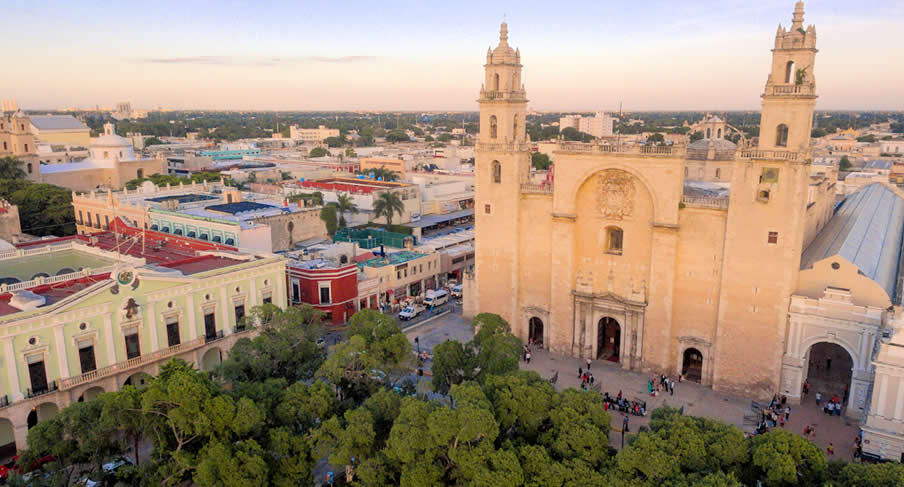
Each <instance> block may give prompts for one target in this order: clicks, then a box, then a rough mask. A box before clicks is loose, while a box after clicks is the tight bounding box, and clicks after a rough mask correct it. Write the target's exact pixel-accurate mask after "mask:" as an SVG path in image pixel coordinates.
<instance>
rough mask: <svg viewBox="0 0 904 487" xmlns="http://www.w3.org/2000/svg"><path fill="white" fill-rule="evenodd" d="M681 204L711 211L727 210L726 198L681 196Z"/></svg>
mask: <svg viewBox="0 0 904 487" xmlns="http://www.w3.org/2000/svg"><path fill="white" fill-rule="evenodd" d="M681 203H683V204H684V205H685V206H690V207H694V208H709V209H713V210H727V209H728V197H727V196H683V197H682V198H681Z"/></svg>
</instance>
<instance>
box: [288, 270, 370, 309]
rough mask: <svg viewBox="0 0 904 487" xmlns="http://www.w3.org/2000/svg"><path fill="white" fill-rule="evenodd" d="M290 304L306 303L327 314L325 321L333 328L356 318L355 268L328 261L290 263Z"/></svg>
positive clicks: (356, 274)
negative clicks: (354, 315) (331, 324)
mask: <svg viewBox="0 0 904 487" xmlns="http://www.w3.org/2000/svg"><path fill="white" fill-rule="evenodd" d="M286 272H287V273H288V276H287V277H288V286H286V289H288V291H289V302H290V303H292V304H301V303H307V304H310V305H312V306H314V308H316V309H319V310H320V311H323V312H324V313H326V321H327V322H332V323H333V324H335V325H338V324H341V323H344V322H346V321H348V319H349V318H351V317H352V315H353V314H355V311H356V307H355V305H356V301H357V299H356V298H357V297H358V266H357V265H355V264H354V263H351V264H335V263H333V262H331V261H329V260H321V259H317V260H309V261H290V262H289V265H288V267H287V268H286Z"/></svg>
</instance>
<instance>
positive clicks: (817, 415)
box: [405, 308, 859, 461]
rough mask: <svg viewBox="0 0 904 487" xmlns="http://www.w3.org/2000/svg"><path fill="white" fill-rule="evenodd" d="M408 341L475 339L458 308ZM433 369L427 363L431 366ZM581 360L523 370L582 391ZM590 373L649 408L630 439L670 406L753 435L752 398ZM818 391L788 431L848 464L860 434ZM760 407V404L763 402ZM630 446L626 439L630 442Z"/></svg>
mask: <svg viewBox="0 0 904 487" xmlns="http://www.w3.org/2000/svg"><path fill="white" fill-rule="evenodd" d="M405 334H406V336H407V337H408V340H409V341H411V343H412V345H414V338H415V337H418V338H419V340H420V348H421V350H426V351H428V352H431V353H432V350H433V348H434V347H435V346H436V345H438V344H440V343H442V342H443V341H445V340H458V341H461V342H466V341H468V340H470V339H471V337H473V335H474V331H473V328H472V326H471V322H470V320H465V319H464V318H462V317H461V314H460V308H459V309H457V310H454V312H452V313H449V314H446V315H443V316H440V317H437V318H435V319H433V320H431V321H429V322H427V323H425V324H422V325H420V326H417V327H414V328H409V329H407V330H406V332H405ZM427 365H428V366H429V362H428V363H427ZM585 366H586V362H585V360H583V359H577V358H572V357H566V356H564V355H558V354H554V353H551V352H548V351H546V350H535V351H534V353H533V354H532V356H531V362H530V364H528V363H525V362H523V361H522V362H521V368H522V369H524V370H532V371H534V372H537V373H538V374H540V375H541V376H542V377H544V378H546V379H549V378H550V377H552V376H553V375H554V374H555V373H556V372H558V373H559V379H558V382H557V383H556V389H558V390H563V389H566V388H568V387H574V388H580V386H581V381H580V379H579V378H578V367H585ZM590 368H591V372H593V376H594V384H600V385H601V388H600V390H601V392H608V393H609V395H610V396H613V397H615V396H616V395H617V394H618V391H619V390H621V391H622V397H624V398H626V399H629V400H630V399H640V400H645V401H646V402H647V415H646V416H644V417H640V416H634V415H629V419H628V421H629V423H628V424H629V428H628V429H629V433H628V435H632V434H636V433H637V430H638V428H639V427H640V426H643V425H648V424H649V419H650V412H651V411H652V410H654V409H656V408H657V407H660V406H663V405H669V406H672V407H676V408H680V407H684V413H685V414H687V415H692V416H703V417H708V418H713V419H718V420H720V421H724V422H725V423H728V424H733V425H736V426H738V427H740V428H741V429H742V430H744V431H745V432H748V433H749V432H751V431H752V430H753V428H754V426H755V425H753V424H751V423H748V424H745V422H744V416H745V414H747V415H748V416H750V415H752V414H753V411H752V410H751V409H750V403H751V398H743V397H738V396H733V395H729V394H725V393H722V392H718V391H714V390H713V389H712V388H710V387H705V386H702V385H700V384H697V383H694V382H688V381H684V382H682V383H680V384H676V385H675V394H674V395H669V394H660V395H658V396H656V397H650V395H649V393H647V380H648V379H649V378H650V377H651V376H650V375H647V374H644V373H641V372H634V371H627V370H623V369H622V368H621V367H620V366H619V365H618V364H614V363H611V362H607V361H599V360H595V361H593V362H592V363H591V367H590ZM815 392H816V391H815V390H813V391H811V393H810V395H809V397H807V398H805V399H804V400H803V402H802V403H801V404H800V405H791V418H790V420H789V421H788V422H786V423H785V429H787V430H788V431H791V432H793V433H796V434H801V433H802V432H803V430H804V427H805V426H806V425H808V424H809V425H814V426H815V427H816V434H815V436H814V438H813V439H812V440H813V442H814V443H816V444H817V445H819V446H820V447H821V448H823V450H825V447H826V446H828V444H829V442H832V443H833V444H834V446H835V455H834V457H833V458H835V459H838V460H844V461H850V460H851V459H852V458H853V451H854V437H855V436H856V435H857V432H858V431H859V428H858V424H859V423H858V422H857V421H853V420H850V419H848V418H845V417H843V416H841V417H839V416H826V415H824V414H823V413H822V409H821V408H818V407H817V406H816V400H815V399H814V394H815ZM760 402H762V401H760ZM610 413H611V416H612V432H611V433H610V435H609V440H610V444H611V446H613V447H616V448H618V447H620V444H621V433H620V432H621V428H622V421H623V419H622V418H623V416H624V415H623V414H622V413H619V412H617V411H612V410H610ZM626 441H627V439H626Z"/></svg>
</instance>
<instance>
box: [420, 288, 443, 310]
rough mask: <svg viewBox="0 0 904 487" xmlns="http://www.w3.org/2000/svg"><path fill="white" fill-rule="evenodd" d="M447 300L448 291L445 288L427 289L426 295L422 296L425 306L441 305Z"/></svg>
mask: <svg viewBox="0 0 904 487" xmlns="http://www.w3.org/2000/svg"><path fill="white" fill-rule="evenodd" d="M447 302H449V293H448V292H446V290H445V289H435V290H433V291H427V297H426V298H424V305H426V306H442V305H444V304H446V303H447Z"/></svg>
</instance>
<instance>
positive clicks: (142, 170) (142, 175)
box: [136, 169, 144, 179]
mask: <svg viewBox="0 0 904 487" xmlns="http://www.w3.org/2000/svg"><path fill="white" fill-rule="evenodd" d="M136 176H138V179H141V178H143V177H144V169H139V170H138V174H137V175H136Z"/></svg>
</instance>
